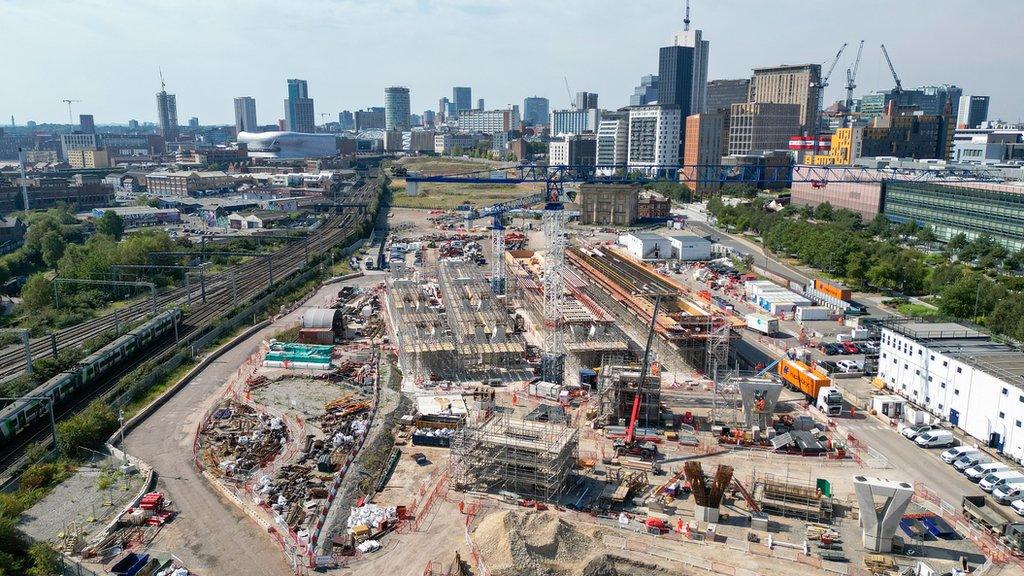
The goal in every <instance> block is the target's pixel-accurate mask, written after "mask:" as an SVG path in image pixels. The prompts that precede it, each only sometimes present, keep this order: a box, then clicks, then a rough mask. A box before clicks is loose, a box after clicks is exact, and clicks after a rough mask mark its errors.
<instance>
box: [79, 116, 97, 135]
mask: <svg viewBox="0 0 1024 576" xmlns="http://www.w3.org/2000/svg"><path fill="white" fill-rule="evenodd" d="M78 128H79V130H81V131H82V133H83V134H95V133H96V121H95V120H94V119H93V117H92V114H79V115H78Z"/></svg>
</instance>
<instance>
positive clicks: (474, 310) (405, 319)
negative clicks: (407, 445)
mask: <svg viewBox="0 0 1024 576" xmlns="http://www.w3.org/2000/svg"><path fill="white" fill-rule="evenodd" d="M385 296H386V303H387V311H388V316H389V318H390V325H391V327H392V331H393V336H394V339H395V340H394V341H395V343H396V345H397V348H398V352H399V363H400V365H401V367H402V370H403V372H404V373H405V374H407V375H410V376H412V377H413V378H415V379H416V380H418V381H426V379H427V378H429V379H430V380H447V381H453V382H457V381H464V380H472V379H479V378H485V377H489V376H491V375H493V374H491V372H492V369H493V367H500V368H502V369H506V368H509V367H516V366H519V365H520V364H522V363H523V353H524V352H525V344H524V343H523V339H522V336H521V335H520V334H517V333H516V332H515V322H514V319H513V318H512V316H511V315H510V314H509V313H508V310H507V309H506V307H505V305H504V302H503V301H502V300H501V299H499V298H497V297H495V295H494V293H493V291H492V290H491V286H490V284H489V283H488V282H487V279H486V278H484V276H483V274H482V273H481V272H480V271H479V268H478V267H477V266H475V265H473V264H471V263H467V262H461V261H446V262H441V263H440V264H439V265H438V267H437V268H436V269H423V270H420V271H415V272H414V271H408V270H395V271H393V272H392V273H391V274H389V276H388V278H387V290H386V294H385Z"/></svg>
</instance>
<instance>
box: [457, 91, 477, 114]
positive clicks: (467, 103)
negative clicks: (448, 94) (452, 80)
mask: <svg viewBox="0 0 1024 576" xmlns="http://www.w3.org/2000/svg"><path fill="white" fill-rule="evenodd" d="M452 102H454V103H455V110H456V113H458V112H459V111H462V110H469V109H471V108H473V89H472V88H470V87H469V86H456V87H454V88H452Z"/></svg>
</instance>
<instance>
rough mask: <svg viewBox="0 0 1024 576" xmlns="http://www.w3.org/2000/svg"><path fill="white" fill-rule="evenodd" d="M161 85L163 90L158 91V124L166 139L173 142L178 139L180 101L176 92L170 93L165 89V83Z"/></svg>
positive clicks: (161, 133)
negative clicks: (177, 99) (176, 96)
mask: <svg viewBox="0 0 1024 576" xmlns="http://www.w3.org/2000/svg"><path fill="white" fill-rule="evenodd" d="M160 87H161V90H160V91H159V92H157V93H156V117H157V124H158V126H159V127H160V135H161V136H163V137H164V141H166V142H173V141H175V140H177V139H178V103H177V101H176V100H175V98H174V94H168V93H167V90H164V89H163V83H161V85H160Z"/></svg>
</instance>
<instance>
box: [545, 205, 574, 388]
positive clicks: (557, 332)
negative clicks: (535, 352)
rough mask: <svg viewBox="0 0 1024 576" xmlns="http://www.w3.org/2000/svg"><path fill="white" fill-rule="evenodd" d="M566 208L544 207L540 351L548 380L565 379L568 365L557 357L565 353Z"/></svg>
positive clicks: (559, 380)
mask: <svg viewBox="0 0 1024 576" xmlns="http://www.w3.org/2000/svg"><path fill="white" fill-rule="evenodd" d="M565 222H566V217H565V211H564V210H545V211H544V216H543V223H544V242H545V244H546V251H545V253H544V273H543V275H542V276H541V281H542V283H543V287H544V307H543V311H544V313H543V316H544V333H543V345H542V346H541V351H542V352H543V358H542V359H541V378H542V379H543V380H544V381H546V382H553V383H557V384H560V383H562V378H563V373H562V371H563V370H564V367H565V362H564V360H559V359H558V357H560V356H562V355H563V354H564V347H563V342H562V340H563V339H562V302H563V300H564V297H565V280H564V278H563V276H562V272H563V270H564V268H565V249H566V247H567V246H568V245H569V238H568V236H567V235H566V230H565Z"/></svg>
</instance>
